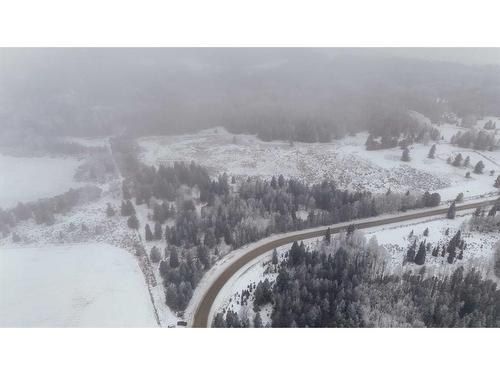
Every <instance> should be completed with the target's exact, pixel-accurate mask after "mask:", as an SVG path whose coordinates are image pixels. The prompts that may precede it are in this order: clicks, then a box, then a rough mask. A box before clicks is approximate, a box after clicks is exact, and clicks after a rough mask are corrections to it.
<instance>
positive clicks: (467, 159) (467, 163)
mask: <svg viewBox="0 0 500 375" xmlns="http://www.w3.org/2000/svg"><path fill="white" fill-rule="evenodd" d="M468 166H470V156H469V155H467V157H466V158H465V160H464V167H468Z"/></svg>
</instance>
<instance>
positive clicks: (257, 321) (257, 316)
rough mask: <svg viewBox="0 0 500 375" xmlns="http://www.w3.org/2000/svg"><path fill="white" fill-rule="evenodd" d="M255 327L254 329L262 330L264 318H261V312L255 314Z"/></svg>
mask: <svg viewBox="0 0 500 375" xmlns="http://www.w3.org/2000/svg"><path fill="white" fill-rule="evenodd" d="M253 326H254V328H262V318H261V316H260V312H257V314H255V317H254V319H253Z"/></svg>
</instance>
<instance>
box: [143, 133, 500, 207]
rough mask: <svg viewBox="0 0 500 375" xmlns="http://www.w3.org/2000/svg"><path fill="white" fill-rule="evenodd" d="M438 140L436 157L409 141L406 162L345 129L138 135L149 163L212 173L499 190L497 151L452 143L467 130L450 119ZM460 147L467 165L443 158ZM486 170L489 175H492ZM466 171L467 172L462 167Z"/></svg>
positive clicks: (397, 187)
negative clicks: (287, 134) (294, 137)
mask: <svg viewBox="0 0 500 375" xmlns="http://www.w3.org/2000/svg"><path fill="white" fill-rule="evenodd" d="M438 129H439V130H440V131H442V132H443V137H444V139H443V140H440V141H439V142H437V143H436V147H437V150H436V157H435V159H429V158H428V157H427V154H428V153H429V150H430V148H431V145H432V142H429V143H428V144H427V145H423V144H413V145H412V146H410V157H411V160H410V161H409V162H403V161H401V155H402V151H401V149H400V148H399V147H395V148H392V149H384V150H375V151H367V150H366V147H365V142H366V139H367V137H368V134H367V133H359V134H358V135H356V136H347V137H345V138H344V139H341V140H333V141H332V142H329V143H300V142H295V143H294V144H290V143H288V142H280V141H273V142H263V141H261V140H259V139H258V138H257V137H256V136H254V135H245V134H239V135H233V134H231V133H229V132H227V131H226V130H224V129H223V128H220V127H219V128H212V129H207V130H203V131H200V132H198V133H196V134H185V135H177V136H155V137H145V138H140V139H139V145H140V147H141V149H142V153H141V158H142V160H143V161H144V162H145V163H146V164H148V165H161V164H171V163H173V162H175V161H180V162H191V161H195V162H196V163H198V164H201V165H203V166H205V167H207V168H208V169H209V171H210V172H211V173H212V175H214V176H215V175H217V174H220V173H223V172H227V173H228V174H230V175H235V176H240V177H246V176H261V177H264V178H269V177H270V176H273V175H279V174H283V176H284V177H285V178H290V177H293V178H297V179H299V180H302V181H306V182H308V183H319V182H321V181H322V180H324V179H331V180H333V181H335V182H336V183H337V185H338V186H339V187H340V188H343V189H353V190H369V191H371V192H374V193H376V192H378V193H382V192H385V191H387V189H389V188H390V189H391V190H392V191H397V192H401V193H404V192H406V191H407V190H410V191H412V192H414V191H417V192H421V193H423V192H424V191H426V190H428V191H431V192H439V193H440V194H441V198H442V200H443V201H447V200H451V199H455V197H456V196H457V194H458V193H461V192H462V193H464V196H465V198H468V199H471V198H477V197H480V196H486V195H491V194H496V193H497V190H498V189H496V188H495V187H494V186H493V184H494V182H495V179H496V177H497V176H498V174H499V173H500V151H498V150H496V151H480V152H478V151H475V150H472V149H465V148H461V147H457V146H453V145H451V144H450V143H449V142H450V138H451V136H452V135H454V134H456V133H458V132H459V131H462V132H463V131H465V130H467V129H464V128H460V127H456V126H453V125H449V124H447V125H443V126H440V127H438ZM458 153H461V154H462V156H463V158H464V159H465V158H466V157H467V156H469V158H470V166H468V167H464V166H461V167H454V166H452V165H450V164H448V163H447V162H446V160H447V159H448V157H452V158H454V157H455V156H456V155H457V154H458ZM479 161H482V162H483V163H484V165H485V169H484V173H483V174H475V173H473V168H474V165H475V164H476V163H477V162H479ZM490 171H493V174H492V175H490ZM467 172H470V173H471V176H470V178H466V177H465V174H466V173H467Z"/></svg>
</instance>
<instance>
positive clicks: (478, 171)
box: [474, 160, 484, 174]
mask: <svg viewBox="0 0 500 375" xmlns="http://www.w3.org/2000/svg"><path fill="white" fill-rule="evenodd" d="M483 170H484V163H483V162H482V161H481V160H479V161H478V162H477V164H476V166H475V167H474V173H476V174H481V173H483Z"/></svg>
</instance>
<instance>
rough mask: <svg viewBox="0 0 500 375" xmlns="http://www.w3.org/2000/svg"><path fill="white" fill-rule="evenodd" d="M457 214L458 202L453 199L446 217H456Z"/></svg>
mask: <svg viewBox="0 0 500 375" xmlns="http://www.w3.org/2000/svg"><path fill="white" fill-rule="evenodd" d="M456 214H457V208H456V203H455V201H453V203H452V204H451V205H450V207H449V208H448V212H447V214H446V217H447V218H448V219H454V218H455V215H456Z"/></svg>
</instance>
